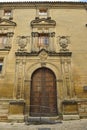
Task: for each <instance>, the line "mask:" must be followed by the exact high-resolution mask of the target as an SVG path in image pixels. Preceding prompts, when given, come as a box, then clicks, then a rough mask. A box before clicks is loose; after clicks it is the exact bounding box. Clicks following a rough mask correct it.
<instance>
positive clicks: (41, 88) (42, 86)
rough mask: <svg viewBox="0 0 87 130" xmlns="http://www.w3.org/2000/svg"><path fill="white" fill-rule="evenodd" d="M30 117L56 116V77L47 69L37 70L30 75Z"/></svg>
mask: <svg viewBox="0 0 87 130" xmlns="http://www.w3.org/2000/svg"><path fill="white" fill-rule="evenodd" d="M30 115H31V116H56V115H57V91H56V77H55V74H54V73H53V71H52V70H50V69H48V68H45V67H43V68H39V69H37V70H36V71H34V73H33V74H32V77H31V92H30Z"/></svg>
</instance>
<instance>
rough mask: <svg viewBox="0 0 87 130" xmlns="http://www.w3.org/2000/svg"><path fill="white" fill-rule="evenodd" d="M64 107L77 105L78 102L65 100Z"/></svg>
mask: <svg viewBox="0 0 87 130" xmlns="http://www.w3.org/2000/svg"><path fill="white" fill-rule="evenodd" d="M62 104H63V105H72V104H77V101H75V100H64V101H63V102H62Z"/></svg>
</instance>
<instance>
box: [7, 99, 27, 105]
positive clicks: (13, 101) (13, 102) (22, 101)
mask: <svg viewBox="0 0 87 130" xmlns="http://www.w3.org/2000/svg"><path fill="white" fill-rule="evenodd" d="M9 103H10V104H25V102H24V100H11V101H10V102H9Z"/></svg>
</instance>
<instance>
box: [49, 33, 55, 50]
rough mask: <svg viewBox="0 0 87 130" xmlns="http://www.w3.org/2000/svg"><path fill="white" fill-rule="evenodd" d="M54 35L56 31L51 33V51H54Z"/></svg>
mask: <svg viewBox="0 0 87 130" xmlns="http://www.w3.org/2000/svg"><path fill="white" fill-rule="evenodd" d="M54 36H55V32H52V33H50V34H49V51H51V52H52V51H54Z"/></svg>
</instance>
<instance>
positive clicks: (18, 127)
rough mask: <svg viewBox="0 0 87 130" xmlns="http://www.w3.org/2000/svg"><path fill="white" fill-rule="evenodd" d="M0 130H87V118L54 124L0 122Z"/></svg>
mask: <svg viewBox="0 0 87 130" xmlns="http://www.w3.org/2000/svg"><path fill="white" fill-rule="evenodd" d="M43 128H44V129H43ZM0 130H87V119H81V120H72V121H63V122H62V123H58V124H52V125H48V124H45V125H25V123H0Z"/></svg>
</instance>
